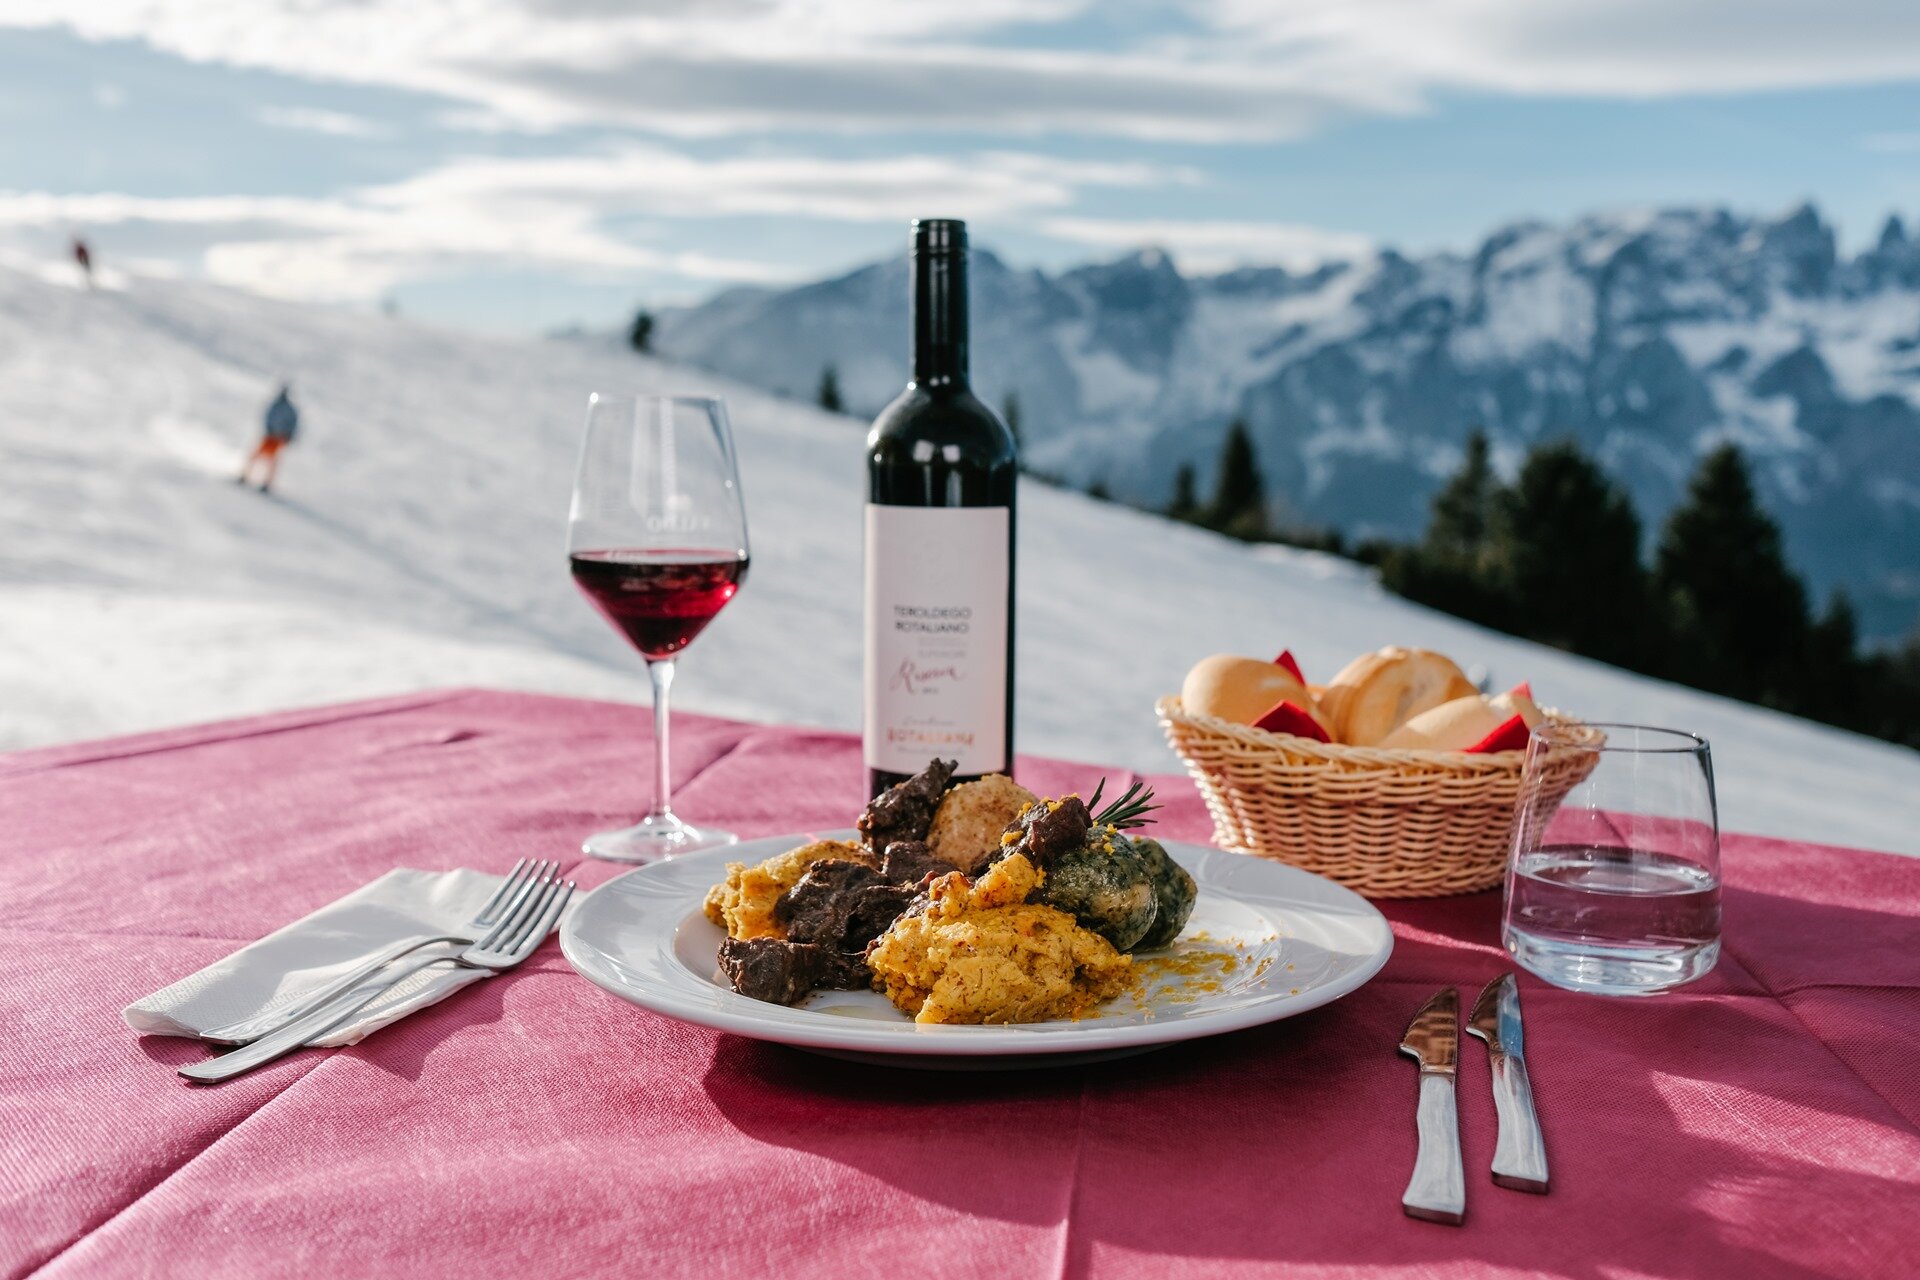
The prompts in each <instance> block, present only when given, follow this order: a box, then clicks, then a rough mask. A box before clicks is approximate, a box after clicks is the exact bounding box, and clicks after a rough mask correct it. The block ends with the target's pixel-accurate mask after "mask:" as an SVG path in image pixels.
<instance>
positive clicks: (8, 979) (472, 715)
mask: <svg viewBox="0 0 1920 1280" xmlns="http://www.w3.org/2000/svg"><path fill="white" fill-rule="evenodd" d="M645 722H646V712H645V711H644V710H640V709H636V708H632V707H617V706H609V705H604V704H596V703H586V702H574V701H564V700H558V699H547V698H535V697H527V696H519V695H508V694H499V693H481V692H453V693H443V694H431V695H422V696H417V697H411V698H401V699H393V700H388V701H384V702H376V703H363V704H359V705H355V706H349V707H339V708H330V709H324V710H318V711H310V712H297V713H288V714H282V715H274V716H268V717H264V718H260V719H255V720H247V721H240V722H235V723H230V724H224V725H215V726H210V727H206V728H197V729H187V730H181V731H177V732H167V733H160V734H152V735H147V736H143V737H138V738H129V739H123V740H119V741H115V742H106V743H95V744H87V745H81V746H74V747H61V748H54V749H51V750H42V751H30V752H25V753H18V754H15V755H12V756H5V757H0V813H3V814H4V815H5V819H6V820H5V822H4V823H0V945H4V947H5V966H4V970H3V972H4V974H5V977H4V979H0V1029H3V1030H4V1032H5V1043H4V1047H0V1139H3V1140H4V1146H3V1147H0V1269H4V1271H5V1273H6V1274H8V1275H23V1274H28V1273H38V1274H44V1275H46V1276H49V1277H56V1276H76V1275H110V1276H118V1275H126V1276H143V1275H155V1274H167V1273H172V1274H181V1275H192V1276H195V1277H203V1278H204V1277H217V1276H257V1275H267V1274H299V1275H327V1276H404V1277H407V1278H408V1280H426V1278H427V1277H432V1276H441V1275H446V1276H461V1277H469V1276H474V1275H485V1276H522V1275H527V1276H569V1275H596V1274H603V1275H621V1276H680V1275H685V1276H701V1277H711V1276H728V1275H752V1274H761V1273H768V1274H771V1273H776V1272H777V1273H779V1274H782V1275H790V1276H791V1275H799V1276H833V1277H841V1276H886V1277H894V1276H920V1275H925V1276H967V1277H973V1276H980V1277H1028V1276H1056V1275H1071V1276H1082V1275H1093V1276H1140V1277H1161V1276H1200V1275H1209V1276H1211V1275H1231V1276H1242V1275H1247V1276H1251V1275H1278V1274H1287V1275H1332V1274H1339V1275H1352V1274H1366V1275H1382V1276H1385V1275H1396V1276H1402V1275H1417V1276H1430V1275H1443V1274H1444V1275H1462V1274H1464V1275H1483V1276H1491V1275H1513V1276H1518V1275H1533V1274H1541V1273H1544V1274H1551V1275H1557V1276H1569V1277H1594V1278H1598V1277H1623V1276H1643V1275H1657V1276H1684V1277H1706V1276H1738V1277H1761V1276H1848V1277H1853V1276H1889V1277H1909V1276H1913V1275H1915V1274H1920V1069H1917V1068H1916V1065H1915V1057H1914V1055H1915V1050H1916V1044H1917V1040H1920V1036H1917V1035H1916V1028H1920V928H1916V925H1917V924H1920V919H1917V917H1920V862H1914V861H1908V860H1905V859H1899V858H1893V857H1887V856H1880V855H1873V854H1863V853H1850V852H1846V851H1842V850H1838V849H1827V848H1820V847H1817V846H1812V845H1803V844H1790V843H1784V842H1780V841H1774V840H1759V839H1747V838H1738V837H1736V838H1730V839H1729V840H1728V841H1727V845H1726V869H1727V881H1728V885H1729V888H1728V893H1727V901H1726V908H1727V910H1726V914H1727V929H1728V939H1727V940H1728V954H1727V956H1726V958H1725V959H1723V960H1722V962H1721V965H1720V968H1719V971H1718V972H1717V973H1715V974H1714V975H1713V976H1712V977H1711V978H1710V979H1708V980H1707V981H1705V982H1703V983H1701V984H1700V985H1698V986H1697V987H1695V988H1693V989H1692V990H1690V991H1688V992H1687V993H1686V994H1683V995H1677V996H1671V997H1667V998H1663V999H1659V1000H1653V1001H1643V1002H1622V1001H1609V1000H1603V999H1597V998H1592V997H1577V996H1572V995H1567V994H1564V993H1560V992H1557V991H1553V990H1550V989H1547V988H1544V987H1542V986H1541V985H1540V984H1538V983H1535V982H1533V981H1532V980H1531V979H1525V980H1523V985H1524V987H1525V1002H1526V1011H1527V1016H1528V1020H1529V1021H1528V1044H1529V1047H1530V1051H1531V1057H1532V1061H1533V1075H1534V1081H1535V1086H1536V1089H1537V1091H1538V1095H1539V1098H1540V1102H1541V1107H1542V1112H1543V1118H1544V1123H1545V1128H1546V1132H1547V1141H1548V1146H1549V1150H1550V1152H1551V1155H1552V1158H1553V1162H1554V1189H1553V1193H1552V1195H1550V1196H1548V1197H1546V1198H1544V1199H1541V1198H1536V1197H1532V1196H1526V1195H1520V1194H1515V1193H1512V1192H1508V1191H1502V1190H1498V1189H1496V1188H1494V1187H1493V1186H1491V1185H1490V1184H1489V1183H1488V1181H1487V1179H1486V1164H1487V1161H1488V1159H1489V1157H1490V1155H1491V1152H1492V1149H1493V1114H1492V1106H1491V1102H1490V1100H1489V1097H1488V1093H1487V1084H1486V1069H1485V1065H1484V1057H1483V1055H1482V1054H1481V1052H1480V1049H1479V1047H1478V1046H1477V1045H1469V1046H1468V1047H1467V1048H1466V1049H1465V1051H1464V1055H1463V1070H1462V1076H1461V1088H1460V1103H1461V1115H1462V1127H1463V1137H1464V1142H1465V1147H1466V1152H1467V1160H1468V1169H1469V1183H1468V1187H1469V1208H1468V1222H1467V1225H1466V1226H1465V1227H1464V1228H1462V1229H1452V1228H1448V1227H1441V1226H1434V1225H1430V1224H1426V1223H1420V1222H1414V1221H1411V1220H1409V1219H1407V1218H1404V1217H1402V1216H1401V1213H1400V1208H1399V1197H1400V1192H1401V1188H1402V1187H1403V1185H1404V1183H1405V1181H1406V1176H1407V1172H1408V1169H1409V1167H1410V1164H1411V1161H1412V1158H1413V1141H1414V1140H1413V1125H1412V1116H1413V1103H1414V1095H1415V1088H1416V1087H1415V1075H1414V1071H1413V1068H1412V1066H1411V1064H1409V1063H1408V1062H1406V1061H1405V1060H1403V1059H1401V1058H1399V1057H1397V1056H1396V1055H1395V1053H1394V1045H1395V1043H1396V1042H1397V1039H1398V1036H1399V1034H1400V1031H1401V1028H1402V1026H1403V1024H1404V1023H1405V1022H1406V1020H1407V1018H1408V1016H1409V1015H1410V1014H1411V1013H1412V1011H1413V1010H1414V1009H1415V1008H1416V1007H1417V1006H1418V1005H1419V1003H1420V1002H1421V1001H1422V1000H1423V999H1425V997H1426V996H1427V995H1428V994H1429V993H1430V992H1431V991H1432V990H1433V989H1434V988H1435V987H1437V986H1439V985H1441V984H1442V983H1458V984H1460V985H1461V987H1462V989H1463V991H1471V990H1472V989H1473V988H1476V987H1477V986H1478V985H1479V984H1480V983H1482V982H1484V981H1485V980H1486V979H1487V978H1489V977H1490V976H1492V975H1494V974H1496V973H1498V972H1499V971H1500V970H1501V969H1502V967H1503V965H1504V963H1505V961H1504V957H1503V955H1502V953H1501V952H1500V951H1499V949H1498V947H1497V945H1496V941H1495V923H1496V918H1497V910H1498V903H1497V900H1496V897H1495V895H1491V894H1486V895H1481V896H1478V897H1473V898H1464V899H1452V900H1447V901H1441V902H1432V903H1414V904H1398V905H1389V906H1388V907H1387V911H1388V914H1389V915H1390V916H1391V917H1392V918H1393V920H1394V927H1395V930H1396V933H1397V935H1398V945H1397V949H1396V951H1395V954H1394V957H1393V960H1392V963H1391V964H1390V965H1389V966H1388V968H1387V969H1386V971H1385V972H1384V973H1383V974H1382V975H1381V976H1380V978H1378V979H1377V980H1376V981H1374V982H1373V983H1372V984H1371V985H1369V986H1367V987H1365V988H1364V989H1362V990H1361V991H1359V992H1358V993H1356V994H1354V995H1353V996H1350V997H1349V998H1347V999H1346V1000H1343V1001H1341V1002H1339V1003H1338V1004H1336V1005H1334V1006H1331V1007H1329V1008H1327V1009H1325V1010H1322V1011H1320V1012H1317V1013H1314V1014H1310V1015H1308V1016H1306V1017H1302V1018H1299V1019H1296V1020H1294V1021H1291V1022H1286V1023H1282V1024H1279V1025H1276V1026H1272V1027H1268V1028H1264V1029H1260V1030H1255V1031H1250V1032H1244V1033H1241V1034H1237V1035H1232V1036H1227V1037H1223V1038H1220V1039H1216V1040H1213V1041H1208V1042H1203V1043H1198V1044H1193V1045H1188V1046H1184V1047H1179V1048H1174V1049H1170V1050H1167V1051H1164V1052H1161V1053H1156V1054H1152V1055H1149V1056H1147V1057H1143V1058H1135V1059H1131V1060H1127V1061H1122V1062H1116V1063H1110V1064H1106V1065H1101V1066H1094V1067H1086V1068H1070V1069H1063V1070H1057V1071H1050V1072H1036V1073H1030V1074H1021V1075H1012V1076H1008V1075H980V1076H948V1075H928V1074H920V1073H911V1072H897V1071H889V1070H884V1069H877V1068H867V1067H857V1066H850V1065H847V1064H843V1063H840V1062H835V1061H830V1060H827V1059H823V1058H816V1057H811V1056H808V1055H807V1054H804V1053H799V1052H796V1051H792V1050H787V1049H781V1048H775V1047H771V1046H766V1045H761V1044H757V1043H754V1042H751V1041H747V1040H741V1039H737V1038H733V1037H730V1036H723V1035H718V1034H716V1033H714V1032H710V1031H705V1030H700V1029H697V1028H694V1027H688V1026H683V1025H681V1024H679V1023H676V1022H672V1021H669V1020H667V1019H665V1018H660V1017H655V1016H653V1015H650V1014H645V1013H642V1012H640V1011H639V1010H637V1009H635V1008H633V1007H632V1006H630V1005H627V1004H624V1003H621V1002H619V1001H617V1000H615V999H614V998H612V997H611V996H609V995H607V994H605V993H604V992H601V991H599V990H598V989H596V988H594V987H591V986H589V985H588V984H587V983H586V982H585V981H583V980H582V979H580V978H578V977H576V976H574V974H573V973H572V972H571V971H570V970H569V969H568V968H567V966H566V963H565V961H564V960H562V959H561V957H560V955H559V954H558V951H557V949H555V948H554V947H553V946H552V945H551V944H550V945H549V946H548V948H547V949H546V950H545V951H543V952H542V953H541V954H540V955H539V956H538V957H537V958H536V959H535V960H534V961H532V962H530V963H529V964H528V966H527V967H526V969H524V970H522V971H520V972H517V973H515V974H513V975H510V976H508V977H506V978H503V979H499V980H495V981H492V982H487V983H483V984H481V985H480V986H478V987H475V988H473V989H471V990H469V991H466V992H463V993H461V994H460V995H458V996H456V997H455V998H453V999H452V1000H449V1001H448V1002H447V1003H445V1004H442V1005H440V1006H438V1007H437V1008H435V1009H433V1010H430V1011H429V1012H427V1013H426V1014H424V1015H422V1016H419V1017H416V1018H414V1019H412V1020H411V1021H409V1022H407V1023H403V1024H401V1025H400V1026H398V1027H396V1028H394V1029H393V1030H391V1031H388V1032H384V1033H382V1034H380V1035H378V1036H375V1037H374V1038H372V1039H371V1040H369V1041H367V1042H366V1043H365V1044H363V1045H360V1046H358V1047H356V1048H353V1049H349V1050H342V1051H337V1052H325V1051H312V1050H309V1051H306V1052H303V1053H301V1054H299V1055H297V1056H295V1057H293V1058H290V1059H287V1060H286V1061H283V1062H281V1063H279V1064H277V1065H275V1066H273V1067H271V1068H269V1069H267V1070H264V1071H262V1072H260V1073H258V1074H256V1075H253V1076H251V1077H247V1078H244V1079H242V1080H239V1081H237V1082H235V1083H232V1084H228V1085H224V1086H221V1087H218V1088H213V1089H204V1088H193V1087H190V1086H187V1085H186V1084H184V1083H182V1082H181V1081H180V1080H179V1079H177V1078H176V1077H175V1076H174V1075H173V1073H172V1071H171V1069H170V1068H171V1067H172V1066H173V1065H174V1064H176V1063H179V1062H182V1061H185V1060H187V1059H189V1058H193V1057H197V1056H198V1055H200V1054H202V1053H204V1052H205V1050H203V1049H201V1048H200V1047H198V1046H196V1045H194V1044H191V1043H188V1042H186V1041H181V1040H169V1039H155V1038H149V1039H141V1038H138V1037H135V1036H134V1035H132V1034H131V1033H129V1032H128V1031H127V1030H126V1029H125V1028H124V1027H122V1026H121V1025H120V1022H119V1018H118V1010H119V1008H120V1006H121V1005H122V1004H124V1003H126V1002H127V1001H128V1000H130V999H131V998H133V997H134V996H137V995H140V994H142V993H144V992H147V991H150V990H152V989H154V988H156V987H158V986H160V985H162V984H163V983H165V982H168V981H170V980H171V979H173V978H175V977H177V976H179V975H180V974H183V973H185V972H187V971H189V970H191V969H194V968H197V967H199V966H200V965H203V964H205V963H207V962H208V961H210V960H212V959H213V958H215V957H216V956H218V955H220V954H222V953H223V952H225V951H228V950H231V949H232V948H233V947H234V946H236V945H237V944H239V943H242V942H245V941H247V940H249V939H251V938H254V937H257V936H258V935H260V934H262V933H265V932H267V931H268V930H270V929H272V928H274V927H275V926H277V925H280V924H282V923H284V922H286V921H287V920H289V919H291V918H293V917H295V916H297V915H300V914H302V913H304V912H307V911H309V910H311V909H313V908H314V907H316V906H319V905H320V904H322V903H324V902H327V901H328V900H330V899H332V898H334V897H337V896H338V895H340V894H342V893H344V892H346V891H347V890H349V889H351V888H353V887H355V886H356V885H359V884H362V883H364V882H366V881H367V880H369V879H371V878H373V877H374V876H375V875H377V874H379V873H380V872H382V871H385V870H387V869H388V868H390V867H393V866H396V865H406V866H414V867H428V868H435V867H451V866H474V867H485V868H494V869H499V868H504V867H505V866H506V865H507V864H509V863H510V862H512V860H513V859H514V858H515V857H517V856H520V855H522V854H544V855H548V856H556V855H557V856H561V857H568V856H569V855H570V851H571V850H572V848H573V846H574V844H575V842H576V841H577V840H578V838H579V836H580V835H581V833H583V832H585V831H587V830H590V829H592V828H595V827H598V826H601V825H604V824H607V823H609V822H611V821H613V820H615V819H620V818H624V817H627V816H630V813H631V811H632V809H633V808H634V807H635V805H636V803H637V802H638V801H639V799H640V793H641V791H642V790H643V787H644V779H645V777H646V759H645V755H646V749H645V734H646V730H645ZM678 729H679V733H678V741H677V744H676V745H677V759H676V761H675V767H676V772H677V773H678V775H679V778H680V785H681V788H682V791H681V802H682V807H683V809H684V810H685V811H686V812H688V813H689V814H692V815H695V816H697V817H698V818H700V819H703V820H712V821H715V822H720V823H725V824H726V825H728V826H730V827H733V828H735V829H737V830H739V831H741V832H742V833H744V834H748V835H763V834H775V833H778V832H781V831H784V830H795V829H803V828H807V827H810V826H813V827H818V826H825V825H837V824H839V823H841V822H844V821H845V819H846V816H847V814H848V813H849V812H850V811H851V810H852V809H853V808H854V807H855V805H856V803H857V801H858V800H859V794H858V792H859V787H860V778H861V774H860V770H859V767H858V750H857V746H856V744H855V743H854V742H853V741H852V740H850V739H849V738H847V737H845V736H842V735H839V734H830V733H820V732H808V731H802V730H797V729H781V728H764V727H754V726H748V725H741V724H731V723H726V722H722V721H716V720H701V719H697V718H694V717H683V718H682V719H681V720H680V721H679V724H678ZM1024 772H1025V777H1026V781H1027V782H1028V783H1029V785H1032V786H1035V787H1036V788H1038V789H1043V790H1057V789H1061V788H1065V787H1069V786H1084V785H1086V784H1087V783H1088V781H1089V780H1090V779H1091V778H1092V776H1093V773H1092V771H1090V770H1088V769H1084V768H1076V767H1072V766H1068V765H1062V764H1057V763H1049V762H1045V761H1038V760H1035V761H1029V762H1025V764H1024ZM1160 785H1161V786H1162V788H1163V794H1164V795H1165V796H1166V797H1167V798H1168V800H1169V801H1170V803H1169V805H1168V810H1167V814H1166V828H1167V829H1168V831H1169V832H1170V833H1171V834H1174V835H1178V836H1183V837H1187V838H1193V839H1204V838H1205V836H1206V833H1207V828H1206V824H1205V820H1204V817H1203V815H1202V812H1201V809H1200V806H1199V804H1198V802H1197V800H1196V799H1195V797H1194V795H1193V792H1192V788H1191V787H1190V786H1189V785H1188V784H1187V783H1185V782H1184V781H1183V780H1179V779H1163V780H1160ZM579 871H580V875H581V876H582V878H583V879H585V880H586V881H588V882H591V883H598V882H600V881H602V880H604V879H606V878H607V877H608V876H610V875H611V874H614V871H613V869H611V868H608V867H604V866H599V865H586V866H582V867H581V868H580V869H579Z"/></svg>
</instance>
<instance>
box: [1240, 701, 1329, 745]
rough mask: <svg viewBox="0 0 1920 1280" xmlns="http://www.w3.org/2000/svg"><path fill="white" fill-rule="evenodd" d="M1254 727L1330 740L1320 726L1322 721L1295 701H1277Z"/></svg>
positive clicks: (1324, 740) (1319, 740) (1300, 736)
mask: <svg viewBox="0 0 1920 1280" xmlns="http://www.w3.org/2000/svg"><path fill="white" fill-rule="evenodd" d="M1253 727H1254V728H1256V729H1265V730H1266V731H1267V732H1268V733H1291V734H1293V735H1294V736H1295V737H1296V738H1312V739H1313V740H1314V741H1315V742H1326V741H1328V738H1327V731H1326V730H1325V729H1322V728H1321V727H1320V722H1319V721H1318V720H1315V719H1314V718H1313V717H1312V716H1310V715H1308V714H1307V713H1306V711H1305V710H1303V709H1302V708H1301V707H1300V705H1299V704H1298V703H1294V702H1280V703H1276V704H1275V705H1274V706H1273V707H1271V708H1270V709H1269V710H1268V711H1267V713H1266V714H1265V715H1263V716H1261V717H1260V718H1259V719H1258V720H1255V721H1254V722H1253Z"/></svg>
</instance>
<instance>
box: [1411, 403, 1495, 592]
mask: <svg viewBox="0 0 1920 1280" xmlns="http://www.w3.org/2000/svg"><path fill="white" fill-rule="evenodd" d="M1499 488H1500V481H1499V479H1498V477H1496V476H1495V475H1494V474H1493V459H1492V456H1491V451H1490V450H1489V448H1488V446H1487V433H1486V432H1484V431H1479V430H1476V431H1475V432H1474V433H1473V434H1472V435H1470V436H1468V437H1467V451H1466V456H1465V458H1463V459H1462V461H1461V463H1460V470H1458V471H1456V472H1455V473H1454V475H1453V478H1452V479H1450V480H1448V481H1447V483H1446V485H1445V486H1444V487H1443V488H1442V489H1441V490H1440V492H1439V493H1437V494H1435V495H1434V498H1433V518H1432V520H1431V521H1430V522H1429V523H1428V525H1427V539H1426V549H1427V550H1428V551H1430V552H1432V553H1433V554H1435V555H1439V556H1446V557H1457V558H1459V559H1460V560H1462V561H1468V562H1471V561H1473V560H1475V559H1477V558H1478V557H1479V555H1480V552H1481V550H1482V548H1483V547H1484V545H1485V543H1486V538H1487V527H1488V525H1489V524H1490V523H1491V521H1492V519H1493V503H1494V497H1495V495H1496V494H1497V493H1498V492H1499Z"/></svg>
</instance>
